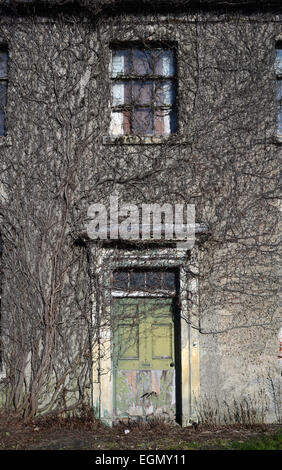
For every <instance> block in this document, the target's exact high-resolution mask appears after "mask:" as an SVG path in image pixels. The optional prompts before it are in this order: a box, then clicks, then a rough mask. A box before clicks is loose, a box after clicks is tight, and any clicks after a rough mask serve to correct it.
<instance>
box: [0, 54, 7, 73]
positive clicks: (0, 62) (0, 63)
mask: <svg viewBox="0 0 282 470" xmlns="http://www.w3.org/2000/svg"><path fill="white" fill-rule="evenodd" d="M7 74H8V52H7V51H3V50H2V51H1V50H0V78H6V77H7Z"/></svg>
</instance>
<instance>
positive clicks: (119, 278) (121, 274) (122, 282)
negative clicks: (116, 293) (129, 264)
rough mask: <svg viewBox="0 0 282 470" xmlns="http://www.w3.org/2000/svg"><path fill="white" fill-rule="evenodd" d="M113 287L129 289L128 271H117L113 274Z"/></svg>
mask: <svg viewBox="0 0 282 470" xmlns="http://www.w3.org/2000/svg"><path fill="white" fill-rule="evenodd" d="M113 287H114V288H115V289H125V290H126V289H128V272H127V271H115V272H114V273H113Z"/></svg>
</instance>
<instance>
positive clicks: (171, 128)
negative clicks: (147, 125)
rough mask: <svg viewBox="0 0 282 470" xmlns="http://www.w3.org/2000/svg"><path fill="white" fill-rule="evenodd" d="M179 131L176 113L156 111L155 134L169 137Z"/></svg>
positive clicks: (173, 111)
mask: <svg viewBox="0 0 282 470" xmlns="http://www.w3.org/2000/svg"><path fill="white" fill-rule="evenodd" d="M176 130H177V121H176V111H175V110H173V109H157V110H156V111H155V134H156V135H169V134H173V133H174V132H176Z"/></svg>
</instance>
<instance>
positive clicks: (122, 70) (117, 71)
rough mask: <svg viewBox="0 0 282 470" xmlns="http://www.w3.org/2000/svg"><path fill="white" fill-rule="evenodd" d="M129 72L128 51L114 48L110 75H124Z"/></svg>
mask: <svg viewBox="0 0 282 470" xmlns="http://www.w3.org/2000/svg"><path fill="white" fill-rule="evenodd" d="M129 72H130V51H129V50H116V51H113V55H112V77H118V76H119V75H120V76H122V75H126V74H128V73H129Z"/></svg>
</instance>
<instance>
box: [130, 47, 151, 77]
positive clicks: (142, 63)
mask: <svg viewBox="0 0 282 470" xmlns="http://www.w3.org/2000/svg"><path fill="white" fill-rule="evenodd" d="M133 73H134V74H135V75H152V73H153V69H152V55H151V52H150V51H140V50H134V51H133Z"/></svg>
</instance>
